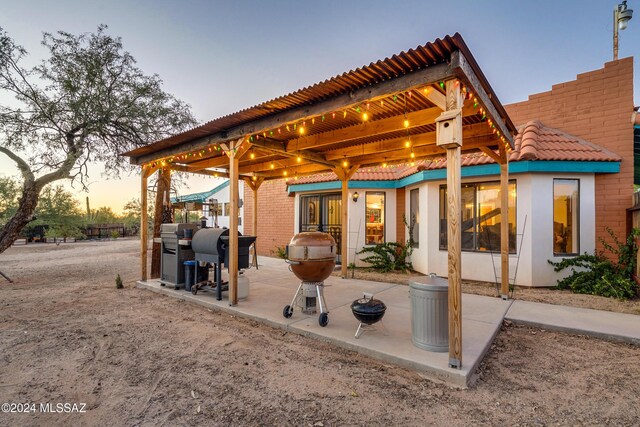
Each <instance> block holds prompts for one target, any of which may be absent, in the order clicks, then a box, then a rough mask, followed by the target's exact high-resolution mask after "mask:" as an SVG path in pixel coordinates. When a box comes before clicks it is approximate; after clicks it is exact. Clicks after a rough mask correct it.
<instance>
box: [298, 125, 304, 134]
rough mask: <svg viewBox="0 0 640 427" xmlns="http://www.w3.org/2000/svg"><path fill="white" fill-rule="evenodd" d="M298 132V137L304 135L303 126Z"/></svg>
mask: <svg viewBox="0 0 640 427" xmlns="http://www.w3.org/2000/svg"><path fill="white" fill-rule="evenodd" d="M299 132H300V135H304V126H300V129H299Z"/></svg>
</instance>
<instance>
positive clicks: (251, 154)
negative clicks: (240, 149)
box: [249, 151, 256, 160]
mask: <svg viewBox="0 0 640 427" xmlns="http://www.w3.org/2000/svg"><path fill="white" fill-rule="evenodd" d="M249 158H250V159H251V160H253V159H255V158H256V154H255V153H254V152H253V151H252V152H251V153H249Z"/></svg>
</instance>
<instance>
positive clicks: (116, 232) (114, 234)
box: [111, 230, 120, 239]
mask: <svg viewBox="0 0 640 427" xmlns="http://www.w3.org/2000/svg"><path fill="white" fill-rule="evenodd" d="M118 237H120V232H119V231H116V230H113V231H112V232H111V238H112V239H117V238H118Z"/></svg>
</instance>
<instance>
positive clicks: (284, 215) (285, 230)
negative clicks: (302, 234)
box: [244, 179, 295, 256]
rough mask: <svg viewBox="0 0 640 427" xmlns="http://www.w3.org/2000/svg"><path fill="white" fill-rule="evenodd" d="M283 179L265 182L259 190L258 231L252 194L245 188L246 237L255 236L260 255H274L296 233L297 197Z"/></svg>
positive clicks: (247, 187)
mask: <svg viewBox="0 0 640 427" xmlns="http://www.w3.org/2000/svg"><path fill="white" fill-rule="evenodd" d="M285 184H286V183H285V181H284V180H283V179H275V180H272V181H265V182H263V183H262V185H261V186H260V188H259V189H258V232H257V233H255V232H254V230H253V219H252V218H253V191H252V190H251V188H249V186H248V185H245V186H244V234H247V235H256V236H258V239H257V240H256V243H257V246H258V255H266V256H273V251H274V249H275V247H276V246H284V245H286V244H287V243H289V241H290V240H291V237H292V236H293V230H294V228H293V227H294V219H295V218H294V200H295V198H294V197H289V195H288V194H287V186H286V185H285Z"/></svg>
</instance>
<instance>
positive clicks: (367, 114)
mask: <svg viewBox="0 0 640 427" xmlns="http://www.w3.org/2000/svg"><path fill="white" fill-rule="evenodd" d="M367 120H369V113H367V112H364V113H362V121H364V122H366V121H367Z"/></svg>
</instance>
